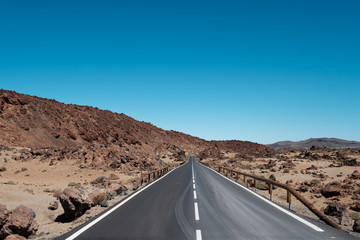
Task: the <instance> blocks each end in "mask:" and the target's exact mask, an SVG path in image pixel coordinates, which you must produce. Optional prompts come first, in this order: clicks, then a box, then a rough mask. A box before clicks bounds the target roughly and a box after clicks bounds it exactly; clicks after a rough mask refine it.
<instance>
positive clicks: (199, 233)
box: [191, 165, 202, 240]
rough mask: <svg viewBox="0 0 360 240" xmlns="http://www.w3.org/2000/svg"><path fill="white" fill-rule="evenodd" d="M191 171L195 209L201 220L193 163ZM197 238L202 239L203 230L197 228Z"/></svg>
mask: <svg viewBox="0 0 360 240" xmlns="http://www.w3.org/2000/svg"><path fill="white" fill-rule="evenodd" d="M191 170H192V171H191V172H192V183H193V189H194V210H195V220H196V221H199V220H200V216H199V206H198V203H197V202H196V200H197V194H196V190H195V189H196V186H195V176H194V165H191ZM196 240H202V235H201V230H200V229H197V230H196Z"/></svg>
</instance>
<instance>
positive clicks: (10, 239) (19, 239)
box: [5, 234, 26, 240]
mask: <svg viewBox="0 0 360 240" xmlns="http://www.w3.org/2000/svg"><path fill="white" fill-rule="evenodd" d="M5 240H26V238H25V237H23V236H20V235H18V234H11V235H9V236H7V237H6V238H5Z"/></svg>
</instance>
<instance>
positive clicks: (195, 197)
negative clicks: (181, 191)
mask: <svg viewBox="0 0 360 240" xmlns="http://www.w3.org/2000/svg"><path fill="white" fill-rule="evenodd" d="M194 199H195V200H196V199H197V195H196V191H195V190H194Z"/></svg>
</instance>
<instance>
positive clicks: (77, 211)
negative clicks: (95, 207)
mask: <svg viewBox="0 0 360 240" xmlns="http://www.w3.org/2000/svg"><path fill="white" fill-rule="evenodd" d="M59 201H60V203H61V206H62V207H63V209H64V214H65V217H66V218H67V219H68V220H74V219H76V218H78V217H80V216H81V215H83V214H84V213H85V212H86V210H88V209H90V208H91V202H90V199H89V194H88V192H87V191H86V190H85V189H83V188H81V187H80V188H65V189H64V191H63V193H62V194H61V195H60V197H59Z"/></svg>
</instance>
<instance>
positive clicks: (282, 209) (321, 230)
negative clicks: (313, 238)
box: [199, 163, 324, 232]
mask: <svg viewBox="0 0 360 240" xmlns="http://www.w3.org/2000/svg"><path fill="white" fill-rule="evenodd" d="M199 165H201V164H200V163H199ZM201 166H202V165H201ZM203 167H206V168H208V169H210V170H212V171H213V172H215V173H217V174H219V175H220V176H222V177H223V178H225V179H227V180H229V181H230V182H233V183H235V184H237V185H238V186H239V187H241V188H243V189H244V190H246V191H248V192H250V193H251V194H254V195H255V196H257V197H258V198H260V199H262V200H263V201H265V202H267V203H268V204H270V205H271V206H273V207H275V208H277V209H279V210H280V211H282V212H284V213H286V214H287V215H289V216H291V217H293V218H295V219H296V220H298V221H300V222H302V223H303V224H305V225H307V226H308V227H311V228H312V229H314V230H315V231H317V232H324V230H323V229H321V228H319V227H318V226H316V225H314V224H312V223H310V222H308V221H306V220H305V219H302V218H301V217H299V216H297V215H295V214H293V213H291V212H289V211H288V210H286V209H284V208H282V207H280V206H278V205H277V204H275V203H273V202H271V201H270V200H268V199H266V198H264V197H263V196H261V195H259V194H257V193H255V192H253V191H251V190H250V189H248V188H246V187H244V186H243V185H241V184H239V183H237V182H235V181H233V180H231V179H229V178H227V177H225V176H223V175H221V174H220V173H218V172H217V171H215V170H214V169H211V168H209V167H207V166H203Z"/></svg>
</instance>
